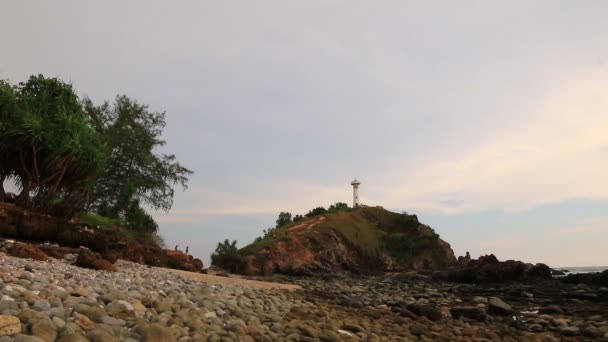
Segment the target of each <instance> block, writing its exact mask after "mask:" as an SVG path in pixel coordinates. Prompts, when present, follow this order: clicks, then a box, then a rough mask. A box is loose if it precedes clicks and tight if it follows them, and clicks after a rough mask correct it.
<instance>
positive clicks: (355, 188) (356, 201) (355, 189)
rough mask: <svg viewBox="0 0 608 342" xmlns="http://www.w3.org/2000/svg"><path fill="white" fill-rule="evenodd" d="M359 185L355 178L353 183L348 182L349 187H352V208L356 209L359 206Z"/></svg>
mask: <svg viewBox="0 0 608 342" xmlns="http://www.w3.org/2000/svg"><path fill="white" fill-rule="evenodd" d="M360 184H361V182H359V181H358V180H357V178H356V177H355V180H354V181H352V182H350V185H352V186H353V208H356V207H358V206H359V185H360Z"/></svg>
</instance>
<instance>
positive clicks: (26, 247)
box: [7, 242, 49, 261]
mask: <svg viewBox="0 0 608 342" xmlns="http://www.w3.org/2000/svg"><path fill="white" fill-rule="evenodd" d="M7 252H8V253H7V254H8V255H10V256H14V257H17V258H26V259H28V258H29V259H34V260H40V261H46V260H48V258H49V257H48V256H47V255H46V254H45V253H44V252H43V251H41V250H40V249H38V248H37V247H36V246H34V245H30V244H26V243H20V242H15V243H13V244H12V245H11V246H9V247H8V249H7Z"/></svg>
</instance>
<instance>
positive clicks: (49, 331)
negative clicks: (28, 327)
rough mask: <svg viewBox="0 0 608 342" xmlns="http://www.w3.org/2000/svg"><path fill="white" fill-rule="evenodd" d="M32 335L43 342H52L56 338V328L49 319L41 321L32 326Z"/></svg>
mask: <svg viewBox="0 0 608 342" xmlns="http://www.w3.org/2000/svg"><path fill="white" fill-rule="evenodd" d="M32 335H34V336H37V337H40V338H41V339H43V340H44V341H45V342H54V341H55V339H56V338H57V328H56V327H55V325H54V324H53V322H51V321H50V320H49V319H41V320H39V321H38V323H36V324H34V325H33V326H32Z"/></svg>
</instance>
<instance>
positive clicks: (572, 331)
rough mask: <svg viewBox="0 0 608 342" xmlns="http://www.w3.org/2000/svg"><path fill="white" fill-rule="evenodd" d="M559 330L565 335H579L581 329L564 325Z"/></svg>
mask: <svg viewBox="0 0 608 342" xmlns="http://www.w3.org/2000/svg"><path fill="white" fill-rule="evenodd" d="M559 332H560V333H561V334H562V335H564V336H578V335H579V329H578V328H577V327H563V328H560V329H559Z"/></svg>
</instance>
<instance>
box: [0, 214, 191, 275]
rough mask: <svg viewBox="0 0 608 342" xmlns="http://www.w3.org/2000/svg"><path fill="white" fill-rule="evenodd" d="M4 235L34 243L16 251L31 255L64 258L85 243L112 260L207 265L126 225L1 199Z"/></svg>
mask: <svg viewBox="0 0 608 342" xmlns="http://www.w3.org/2000/svg"><path fill="white" fill-rule="evenodd" d="M3 238H5V239H16V240H21V241H26V242H29V243H30V245H29V247H28V245H27V244H17V246H19V247H20V250H19V251H25V252H20V254H22V255H16V256H21V257H28V255H27V251H28V250H39V251H41V253H45V254H46V255H49V256H53V257H59V258H61V257H62V256H63V255H64V254H67V253H77V254H78V253H79V251H80V250H79V248H80V246H84V247H86V248H88V249H90V250H91V251H93V252H95V253H98V254H99V255H100V257H101V258H103V259H105V260H107V261H109V262H111V263H113V262H115V261H116V260H117V259H124V260H129V261H134V262H138V263H141V264H147V265H153V266H163V267H171V268H177V269H183V270H188V271H195V272H198V271H200V270H201V269H202V268H203V263H202V261H201V260H199V259H194V258H193V257H192V256H189V255H186V254H184V253H181V252H174V251H167V250H164V249H162V248H161V247H160V246H158V245H157V244H156V243H155V242H153V241H151V240H150V239H146V238H144V237H131V236H129V234H127V233H126V232H125V231H124V230H123V228H120V227H115V228H111V229H106V228H99V227H94V226H91V225H87V224H83V223H79V222H75V221H67V220H64V219H60V218H56V217H52V216H49V215H44V214H39V213H35V212H30V211H27V210H24V209H22V208H19V207H17V206H15V205H14V204H7V203H0V242H2V240H3ZM48 243H52V244H57V245H59V246H61V247H59V246H52V245H49V244H48ZM38 245H39V246H38ZM23 246H25V247H23ZM32 246H33V247H35V249H32ZM0 247H1V246H0ZM24 253H25V254H24Z"/></svg>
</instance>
